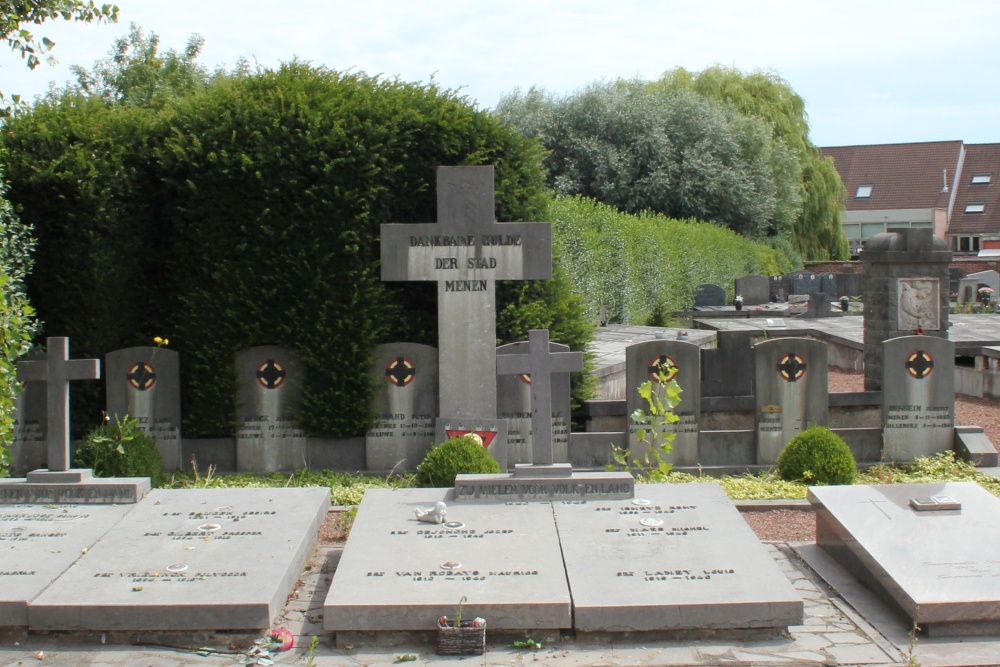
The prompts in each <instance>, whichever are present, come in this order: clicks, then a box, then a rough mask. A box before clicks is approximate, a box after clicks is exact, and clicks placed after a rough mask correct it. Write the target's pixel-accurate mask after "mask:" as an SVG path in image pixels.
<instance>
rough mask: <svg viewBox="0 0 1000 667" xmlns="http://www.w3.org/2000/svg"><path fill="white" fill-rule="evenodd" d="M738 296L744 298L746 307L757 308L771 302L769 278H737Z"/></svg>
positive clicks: (751, 276)
mask: <svg viewBox="0 0 1000 667" xmlns="http://www.w3.org/2000/svg"><path fill="white" fill-rule="evenodd" d="M736 294H739V295H740V296H742V297H743V305H745V306H756V305H759V304H762V303H767V302H769V301H770V300H771V293H770V287H769V286H768V280H767V278H766V277H765V276H761V275H756V274H750V275H746V276H743V277H742V278H737V279H736Z"/></svg>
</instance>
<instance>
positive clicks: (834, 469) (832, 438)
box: [777, 426, 858, 484]
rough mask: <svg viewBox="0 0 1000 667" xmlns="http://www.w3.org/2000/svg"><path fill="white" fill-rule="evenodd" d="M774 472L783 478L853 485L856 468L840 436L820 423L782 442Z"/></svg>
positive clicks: (849, 450)
mask: <svg viewBox="0 0 1000 667" xmlns="http://www.w3.org/2000/svg"><path fill="white" fill-rule="evenodd" d="M777 471H778V476H779V477H781V478H782V479H784V480H787V481H795V480H801V481H804V482H807V483H812V484H853V483H854V478H855V477H856V476H857V474H858V467H857V464H856V463H855V462H854V455H853V454H851V449H850V447H848V446H847V443H846V442H844V440H843V438H841V437H840V436H839V435H837V434H836V433H834V432H833V431H831V430H830V429H828V428H826V427H824V426H812V427H810V428H807V429H806V430H804V431H802V432H801V433H799V434H798V435H797V436H795V437H794V438H792V440H791V442H789V443H788V444H787V445H785V448H784V449H783V450H782V451H781V454H779V455H778V464H777Z"/></svg>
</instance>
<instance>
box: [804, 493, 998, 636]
mask: <svg viewBox="0 0 1000 667" xmlns="http://www.w3.org/2000/svg"><path fill="white" fill-rule="evenodd" d="M942 500H943V501H946V502H940V501H942ZM809 501H810V502H811V503H812V505H813V507H814V508H815V510H816V543H817V545H818V546H819V547H821V548H822V549H824V550H825V551H827V552H828V553H829V554H830V555H831V556H832V557H833V558H834V559H835V560H836V561H837V562H838V563H840V564H841V565H842V566H844V567H845V568H847V569H848V570H850V571H851V572H852V573H853V574H854V575H855V576H856V577H857V578H858V579H859V580H861V581H862V582H863V583H864V584H865V585H867V586H868V587H870V588H872V589H873V590H874V591H876V592H877V593H879V594H880V595H881V596H882V597H884V598H886V599H888V600H890V601H891V602H893V603H894V604H895V605H896V606H897V607H898V608H899V609H900V610H902V611H903V612H904V613H905V614H906V615H907V616H909V618H910V619H911V620H912V622H913V623H915V624H919V626H920V628H921V630H923V631H924V632H926V633H927V634H928V635H930V636H931V637H936V636H956V635H979V634H988V635H994V636H995V635H997V634H998V632H1000V562H998V561H997V558H996V554H997V552H998V551H1000V531H997V529H996V526H997V522H998V521H1000V500H998V499H997V498H996V497H994V496H993V495H991V494H990V493H989V492H988V491H986V490H984V489H983V488H982V487H981V486H979V485H978V484H977V483H975V482H940V483H929V484H887V485H875V486H863V485H856V486H814V487H811V488H810V489H809ZM928 503H929V504H940V505H945V506H951V507H954V506H955V505H956V504H957V505H959V506H960V509H952V510H938V511H918V510H917V509H916V508H915V505H919V504H925V505H926V504H928Z"/></svg>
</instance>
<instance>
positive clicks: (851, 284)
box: [833, 273, 862, 297]
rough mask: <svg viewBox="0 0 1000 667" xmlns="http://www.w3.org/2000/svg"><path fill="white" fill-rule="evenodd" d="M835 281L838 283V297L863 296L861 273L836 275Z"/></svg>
mask: <svg viewBox="0 0 1000 667" xmlns="http://www.w3.org/2000/svg"><path fill="white" fill-rule="evenodd" d="M833 275H834V280H835V281H836V283H837V295H838V297H840V296H847V297H851V296H861V278H862V276H861V274H860V273H835V274H833Z"/></svg>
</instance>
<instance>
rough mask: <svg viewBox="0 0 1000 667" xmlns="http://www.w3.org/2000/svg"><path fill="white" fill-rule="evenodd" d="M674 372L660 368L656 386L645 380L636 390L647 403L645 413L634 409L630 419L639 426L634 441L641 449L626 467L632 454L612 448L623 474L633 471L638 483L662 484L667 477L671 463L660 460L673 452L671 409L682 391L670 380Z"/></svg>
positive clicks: (667, 366) (675, 404)
mask: <svg viewBox="0 0 1000 667" xmlns="http://www.w3.org/2000/svg"><path fill="white" fill-rule="evenodd" d="M672 371H676V369H675V368H674V367H673V366H671V365H669V364H659V365H658V366H657V370H656V380H657V381H656V382H653V381H652V380H646V381H645V382H643V383H642V384H640V385H639V387H638V392H639V397H640V398H641V399H642V400H643V401H644V402H645V403H646V409H645V410H644V409H642V408H636V410H635V412H633V413H632V414H631V415H630V417H629V418H630V420H631V424H635V425H638V426H639V427H640V428H639V429H638V430H637V431H636V441H638V442H639V443H641V444H642V445H643V450H642V452H641V453H639V454H638V455H637V456H636V458H634V459H632V464H631V465H629V461H628V460H629V457H630V456H632V455H633V454H634V453H635V452H631V451H629V450H627V449H622V448H621V447H618V446H617V445H612V458H613V459H614V461H615V463H616V464H617V465H618V466H619V467H620V468H621V469H624V470H629V469H631V470H633V471H634V472H635V475H636V477H637V478H638V479H640V480H642V481H648V482H652V483H656V482H663V481H665V480H666V478H667V476H668V475H670V468H671V465H670V463H667V462H666V461H664V460H663V457H664V456H665V455H668V454H670V452H671V451H672V447H671V444H670V443H672V442H673V441H674V438H676V437H677V435H676V434H675V433H672V432H670V431H668V430H667V427H668V426H669V425H670V424H676V423H677V422H678V421H680V418H679V417H678V416H677V415H676V414H674V411H673V410H674V408H676V407H677V405H678V404H679V403H680V402H681V388H680V385H678V384H677V380H674V379H668V378H671V372H672Z"/></svg>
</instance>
